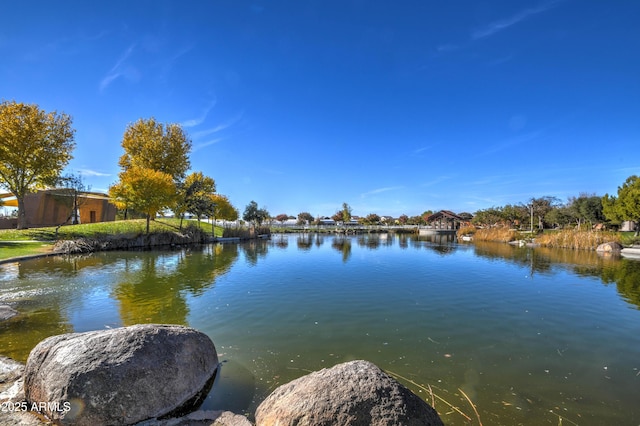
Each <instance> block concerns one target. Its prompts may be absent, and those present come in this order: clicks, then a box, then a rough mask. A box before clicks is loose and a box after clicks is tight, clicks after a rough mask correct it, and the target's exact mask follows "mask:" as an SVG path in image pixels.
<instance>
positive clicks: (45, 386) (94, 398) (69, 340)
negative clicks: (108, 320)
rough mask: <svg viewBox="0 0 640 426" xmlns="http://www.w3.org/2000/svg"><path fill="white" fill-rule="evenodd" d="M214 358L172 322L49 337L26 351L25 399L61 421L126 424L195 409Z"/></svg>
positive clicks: (202, 341)
mask: <svg viewBox="0 0 640 426" xmlns="http://www.w3.org/2000/svg"><path fill="white" fill-rule="evenodd" d="M217 368H218V356H217V353H216V349H215V347H214V345H213V342H212V341H211V339H209V337H208V336H207V335H205V334H204V333H201V332H199V331H197V330H194V329H192V328H189V327H183V326H177V325H155V324H145V325H134V326H131V327H123V328H116V329H112V330H100V331H91V332H86V333H70V334H62V335H59V336H53V337H49V338H47V339H45V340H43V341H42V342H40V343H38V345H36V347H35V348H33V350H32V351H31V353H30V354H29V358H28V360H27V365H26V368H25V372H24V390H25V396H26V399H27V402H28V403H29V404H33V403H37V404H41V406H42V411H43V413H44V414H46V415H47V416H48V417H49V418H51V419H53V420H55V421H57V422H59V423H60V424H74V425H97V424H118V425H121V424H132V423H137V422H140V421H143V420H146V419H150V418H157V417H162V416H169V417H171V416H180V415H183V414H185V413H188V412H190V411H193V410H194V409H196V408H197V407H198V406H199V405H200V404H201V403H202V401H203V400H204V398H205V397H206V396H207V394H208V392H209V390H210V389H211V386H212V384H213V379H214V377H215V373H216V371H217Z"/></svg>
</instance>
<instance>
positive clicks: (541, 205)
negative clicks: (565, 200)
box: [523, 196, 561, 230]
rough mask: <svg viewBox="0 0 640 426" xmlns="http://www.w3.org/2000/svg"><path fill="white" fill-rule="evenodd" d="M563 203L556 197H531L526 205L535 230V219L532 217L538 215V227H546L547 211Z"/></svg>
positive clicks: (531, 225)
mask: <svg viewBox="0 0 640 426" xmlns="http://www.w3.org/2000/svg"><path fill="white" fill-rule="evenodd" d="M559 205H561V203H560V200H559V199H558V198H556V197H551V196H545V197H540V198H531V199H530V200H529V203H528V204H527V205H526V206H523V208H524V207H526V208H527V209H528V211H529V214H530V219H529V220H530V221H531V223H530V227H531V229H532V230H533V220H532V219H531V217H536V218H537V219H538V229H540V230H542V229H544V217H545V215H546V214H547V213H549V212H550V211H551V210H552V209H554V208H556V207H558V206H559Z"/></svg>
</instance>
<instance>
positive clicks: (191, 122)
mask: <svg viewBox="0 0 640 426" xmlns="http://www.w3.org/2000/svg"><path fill="white" fill-rule="evenodd" d="M215 105H216V99H213V100H212V101H211V102H210V103H209V104H208V105H207V106H206V107H205V108H204V109H203V110H202V113H201V114H200V116H199V117H197V118H193V119H191V120H187V121H183V122H182V123H180V125H181V126H182V127H195V126H199V125H200V124H202V123H203V122H204V120H206V119H207V115H209V111H211V110H212V109H213V107H214V106H215Z"/></svg>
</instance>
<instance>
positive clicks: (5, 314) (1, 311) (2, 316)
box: [0, 305, 19, 321]
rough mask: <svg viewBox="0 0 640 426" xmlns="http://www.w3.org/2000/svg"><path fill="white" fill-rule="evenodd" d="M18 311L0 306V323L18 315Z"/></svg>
mask: <svg viewBox="0 0 640 426" xmlns="http://www.w3.org/2000/svg"><path fill="white" fill-rule="evenodd" d="M18 313H19V312H18V311H16V310H15V309H13V308H12V307H11V306H7V305H0V321H4V320H8V319H9V318H11V317H14V316H16V315H18Z"/></svg>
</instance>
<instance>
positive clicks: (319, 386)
mask: <svg viewBox="0 0 640 426" xmlns="http://www.w3.org/2000/svg"><path fill="white" fill-rule="evenodd" d="M338 424H339V425H352V426H355V425H362V426H370V425H371V426H382V425H385V426H387V425H388V426H392V425H407V426H410V425H416V426H417V425H421V426H424V425H442V424H443V423H442V420H441V419H440V417H439V416H438V414H437V413H436V411H435V410H434V409H433V408H432V407H431V406H430V405H429V404H427V403H426V402H425V401H424V400H422V399H421V398H419V397H418V396H417V395H416V394H414V393H413V392H411V391H410V390H409V389H407V388H406V387H404V386H403V385H402V384H400V383H398V382H397V381H396V380H395V379H393V378H392V377H391V376H389V375H388V374H386V373H385V372H383V371H382V370H381V369H380V368H378V367H377V366H375V365H374V364H372V363H370V362H368V361H351V362H347V363H344V364H339V365H336V366H334V367H332V368H328V369H323V370H320V371H316V372H314V373H311V374H308V375H306V376H303V377H300V378H298V379H296V380H294V381H292V382H289V383H287V384H284V385H282V386H280V387H278V388H277V389H276V390H274V391H273V393H271V395H269V396H268V397H267V398H266V399H265V400H264V401H263V402H262V404H260V406H259V407H258V409H257V410H256V426H263V425H264V426H266V425H282V426H285V425H297V426H303V425H317V426H320V425H327V426H329V425H338Z"/></svg>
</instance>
